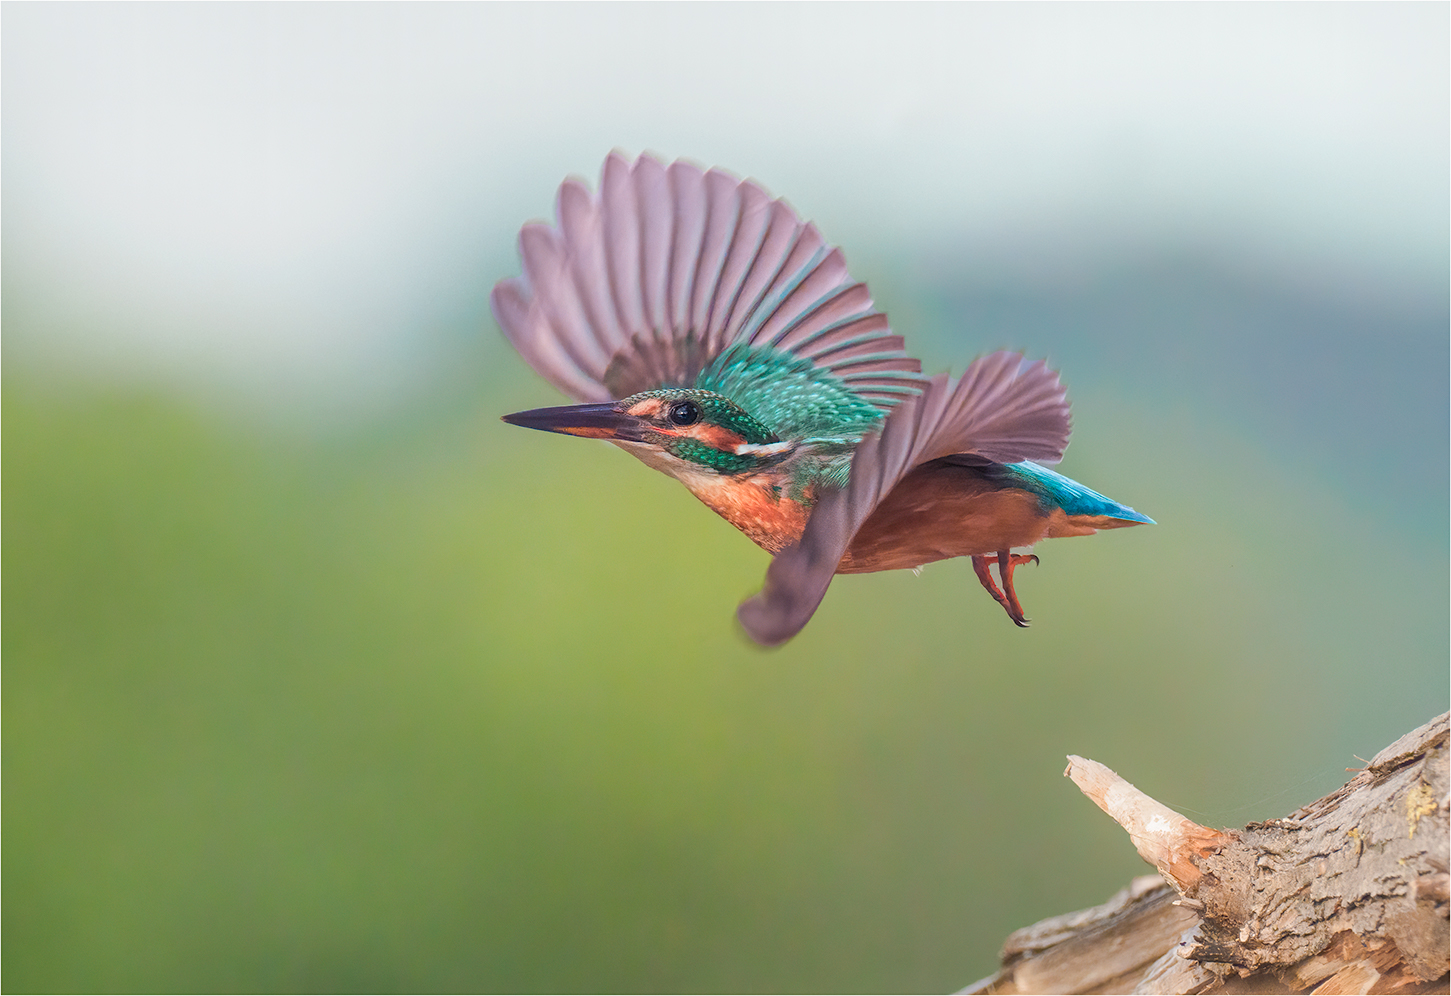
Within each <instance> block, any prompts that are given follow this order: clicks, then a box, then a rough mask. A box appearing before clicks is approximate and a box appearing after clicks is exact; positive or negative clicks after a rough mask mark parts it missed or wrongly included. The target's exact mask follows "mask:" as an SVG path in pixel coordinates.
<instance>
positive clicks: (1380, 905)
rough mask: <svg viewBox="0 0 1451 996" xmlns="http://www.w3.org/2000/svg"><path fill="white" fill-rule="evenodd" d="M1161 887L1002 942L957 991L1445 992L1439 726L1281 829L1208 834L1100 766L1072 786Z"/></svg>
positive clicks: (1446, 828) (1447, 953)
mask: <svg viewBox="0 0 1451 996" xmlns="http://www.w3.org/2000/svg"><path fill="white" fill-rule="evenodd" d="M1066 774H1068V776H1069V777H1070V778H1072V779H1073V780H1074V782H1075V784H1077V785H1078V786H1079V787H1080V788H1081V789H1082V790H1083V792H1084V793H1085V794H1086V795H1088V796H1089V798H1091V799H1093V801H1094V802H1095V803H1097V804H1098V805H1099V806H1100V807H1101V808H1102V809H1103V810H1104V811H1105V812H1107V813H1108V814H1109V815H1110V816H1112V817H1113V818H1114V819H1115V820H1116V821H1117V822H1118V823H1119V824H1120V825H1121V826H1123V827H1124V829H1125V830H1126V831H1128V833H1129V835H1130V839H1131V840H1132V841H1133V843H1134V846H1135V847H1136V848H1137V849H1138V851H1139V853H1140V855H1142V856H1143V857H1144V859H1145V860H1146V861H1148V862H1150V863H1151V864H1153V865H1154V866H1155V867H1157V868H1158V869H1159V871H1160V873H1161V875H1162V876H1163V878H1162V879H1160V878H1159V877H1158V876H1153V877H1150V878H1148V879H1136V880H1135V883H1134V885H1132V886H1130V887H1129V888H1128V889H1125V890H1123V891H1122V892H1120V893H1119V894H1118V895H1116V896H1115V897H1114V898H1113V899H1111V900H1110V901H1109V902H1107V903H1105V904H1103V905H1102V906H1097V907H1094V908H1093V909H1090V910H1083V911H1081V912H1079V913H1071V914H1065V915H1063V916H1058V917H1053V918H1051V919H1048V920H1044V921H1042V922H1041V923H1038V924H1035V925H1034V926H1032V927H1028V928H1025V929H1024V930H1020V931H1018V932H1016V933H1014V934H1013V935H1011V936H1010V937H1009V938H1008V941H1007V943H1006V944H1005V945H1004V948H1003V952H1002V961H1003V967H1002V969H1001V970H1000V971H999V972H997V973H996V974H995V975H993V976H992V977H990V978H988V979H983V980H982V981H980V982H978V983H975V984H974V985H972V986H969V987H968V988H967V989H965V990H963V992H967V993H1032V992H1040V993H1041V992H1058V993H1099V992H1103V993H1107V992H1144V993H1211V992H1212V993H1310V992H1313V993H1385V992H1395V993H1427V992H1442V993H1444V992H1447V991H1448V989H1447V969H1448V964H1451V945H1448V937H1451V929H1448V920H1447V912H1448V902H1447V882H1448V875H1447V864H1448V849H1451V846H1448V835H1451V821H1448V815H1451V814H1448V807H1451V799H1448V781H1451V778H1448V746H1447V716H1445V715H1443V716H1441V717H1439V718H1438V719H1435V720H1432V721H1431V722H1430V723H1427V724H1426V725H1425V726H1423V727H1420V728H1419V729H1417V730H1414V731H1412V732H1411V733H1408V734H1406V735H1405V736H1404V737H1402V738H1401V739H1399V740H1397V741H1396V742H1395V743H1394V744H1392V745H1391V746H1389V747H1387V748H1386V749H1385V750H1383V751H1381V752H1380V753H1379V754H1377V755H1376V756H1375V758H1374V759H1373V760H1372V761H1371V762H1370V763H1369V764H1368V765H1367V766H1366V767H1365V769H1364V770H1363V771H1361V772H1360V773H1359V774H1357V775H1356V776H1355V777H1354V778H1352V779H1351V780H1350V781H1349V782H1347V783H1346V784H1345V785H1344V786H1342V787H1341V788H1340V789H1338V790H1337V791H1335V792H1332V793H1331V794H1330V795H1328V796H1326V797H1325V798H1323V799H1320V800H1319V801H1317V802H1314V803H1312V804H1310V805H1309V806H1305V807H1304V808H1302V809H1299V810H1296V811H1295V812H1293V813H1291V814H1290V815H1289V816H1287V817H1286V818H1284V819H1281V820H1271V821H1269V822H1267V823H1251V824H1250V825H1248V826H1246V827H1244V828H1243V829H1240V830H1213V829H1210V828H1208V827H1202V826H1200V825H1199V824H1197V823H1195V822H1194V821H1193V820H1190V819H1188V818H1187V817H1184V816H1183V815H1181V814H1179V813H1176V812H1174V811H1173V810H1172V809H1169V808H1168V807H1166V806H1164V805H1162V804H1161V803H1159V802H1157V801H1155V800H1154V799H1151V798H1150V797H1149V796H1147V795H1145V794H1144V793H1143V792H1140V791H1139V790H1138V789H1136V788H1134V786H1132V785H1130V784H1129V783H1128V782H1126V781H1124V780H1123V779H1122V778H1120V777H1119V776H1118V775H1116V774H1115V773H1114V772H1112V771H1110V770H1109V769H1108V768H1106V767H1104V766H1103V765H1101V764H1098V763H1096V762H1093V761H1087V760H1084V759H1082V758H1077V757H1073V758H1069V767H1068V771H1067V772H1066Z"/></svg>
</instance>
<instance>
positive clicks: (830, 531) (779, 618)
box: [736, 352, 1070, 646]
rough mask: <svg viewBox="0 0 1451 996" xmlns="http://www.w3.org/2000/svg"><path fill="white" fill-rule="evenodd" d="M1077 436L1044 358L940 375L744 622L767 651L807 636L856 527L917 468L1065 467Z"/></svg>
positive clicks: (886, 429)
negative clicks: (986, 464) (975, 464)
mask: <svg viewBox="0 0 1451 996" xmlns="http://www.w3.org/2000/svg"><path fill="white" fill-rule="evenodd" d="M1069 429H1070V422H1069V412H1068V400H1067V396H1066V392H1065V391H1064V389H1063V385H1062V384H1061V383H1059V380H1058V375H1057V374H1056V373H1054V372H1053V371H1052V370H1049V369H1048V366H1047V364H1046V363H1044V362H1042V361H1038V362H1036V363H1028V362H1027V361H1026V360H1025V359H1024V358H1023V357H1022V356H1020V355H1019V354H1017V353H1007V352H1002V353H993V354H992V355H991V356H985V357H983V358H982V359H979V360H976V361H974V362H973V363H972V365H971V366H969V367H968V368H967V372H966V373H964V374H963V375H962V379H961V380H959V381H958V382H957V383H956V384H953V383H952V382H951V381H949V380H948V378H947V376H946V375H945V374H942V375H938V376H937V377H934V378H932V379H931V380H930V381H929V382H928V384H927V387H926V389H925V390H924V391H923V392H922V393H921V394H920V395H918V396H917V397H914V398H911V399H909V400H907V401H904V402H903V403H902V404H900V405H898V406H897V407H896V409H895V410H893V411H892V413H891V414H890V415H888V416H887V421H886V424H885V425H883V426H882V429H881V431H880V432H875V433H872V434H871V435H869V436H867V437H866V438H865V439H863V440H862V442H861V444H860V445H859V446H858V447H857V448H856V450H855V452H854V453H853V454H852V461H851V478H850V480H849V482H848V483H847V485H846V487H845V488H841V489H839V490H834V491H830V492H828V493H826V494H825V495H823V496H822V497H821V499H820V500H819V501H818V502H817V503H816V507H815V508H814V509H812V512H811V518H810V520H809V521H808V522H807V523H806V530H805V532H804V533H802V535H801V539H800V541H799V542H798V543H797V544H796V545H795V546H793V547H790V548H789V549H786V550H783V551H781V553H780V554H778V555H777V556H776V558H775V559H774V560H773V561H772V562H771V566H770V568H769V569H768V570H767V571H766V583H765V585H764V586H763V587H762V589H761V591H760V592H758V593H757V594H756V595H754V596H753V597H751V598H750V599H747V600H746V601H745V602H743V603H742V604H741V606H740V608H739V609H738V610H737V613H736V614H737V616H738V617H739V619H740V621H741V624H742V625H743V626H744V627H745V629H746V632H747V633H749V634H750V635H751V638H752V639H754V640H755V641H756V642H758V643H763V644H766V645H768V646H770V645H775V644H778V643H784V642H785V641H786V640H789V639H790V638H791V637H793V636H795V635H796V634H797V633H798V632H800V630H801V627H803V626H805V625H806V623H807V622H808V621H809V620H810V619H811V616H812V614H813V613H815V612H816V607H817V606H818V605H820V604H821V599H822V597H823V596H825V594H826V589H827V586H828V585H830V584H831V578H832V576H833V575H834V574H835V573H836V568H837V565H838V564H839V563H840V562H841V558H842V556H843V555H844V554H845V553H846V551H847V548H848V547H849V546H851V542H852V538H853V537H854V536H856V533H857V530H858V529H860V528H861V525H862V523H864V522H865V521H866V520H867V518H868V517H869V516H870V515H871V514H872V511H873V510H874V509H876V507H877V506H878V505H880V504H881V503H882V501H883V500H884V499H885V498H886V497H887V495H888V494H889V493H890V492H891V490H892V488H894V487H896V485H897V482H898V481H900V480H901V479H902V478H903V477H905V476H907V474H908V473H909V472H910V471H911V470H912V469H913V468H915V467H918V466H920V465H921V464H924V463H927V462H928V461H930V460H936V459H938V458H940V457H945V456H951V455H953V454H958V453H970V454H973V455H975V456H978V457H981V458H983V459H984V460H990V461H992V462H993V463H1018V462H1020V461H1023V460H1036V461H1039V462H1041V463H1057V462H1058V460H1060V459H1061V458H1062V456H1063V450H1064V448H1065V447H1067V445H1068V433H1069Z"/></svg>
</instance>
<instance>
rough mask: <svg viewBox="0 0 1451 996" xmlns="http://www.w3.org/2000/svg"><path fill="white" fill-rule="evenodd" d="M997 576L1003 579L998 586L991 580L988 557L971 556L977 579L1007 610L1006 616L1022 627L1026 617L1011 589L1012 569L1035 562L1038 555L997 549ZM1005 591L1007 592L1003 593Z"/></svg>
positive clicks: (1025, 623)
mask: <svg viewBox="0 0 1451 996" xmlns="http://www.w3.org/2000/svg"><path fill="white" fill-rule="evenodd" d="M997 561H998V576H999V577H1001V578H1002V579H1003V586H1002V588H999V587H998V586H997V582H995V581H994V580H993V576H992V572H991V571H990V570H988V558H987V557H986V556H983V555H978V556H974V557H973V558H972V569H973V570H974V571H976V572H977V579H978V580H979V581H981V582H982V586H983V587H984V588H986V589H987V593H988V594H989V595H991V596H992V597H993V598H994V599H996V600H997V603H998V604H999V605H1001V606H1002V607H1003V610H1004V611H1005V612H1007V614H1008V618H1009V619H1011V620H1012V621H1013V622H1014V623H1016V624H1017V625H1019V626H1022V627H1024V628H1026V627H1027V625H1028V617H1027V616H1025V615H1023V606H1022V605H1021V604H1020V603H1019V602H1018V593H1017V592H1016V591H1014V590H1013V569H1014V568H1016V567H1020V566H1021V565H1023V564H1026V563H1028V562H1030V561H1031V562H1032V563H1034V564H1036V563H1037V562H1038V557H1037V556H1036V555H1035V554H1031V553H1013V552H1012V551H1010V550H999V551H998V553H997ZM1004 591H1006V592H1007V594H1006V595H1005V594H1003V592H1004Z"/></svg>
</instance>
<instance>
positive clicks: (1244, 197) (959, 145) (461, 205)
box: [3, 3, 1451, 407]
mask: <svg viewBox="0 0 1451 996" xmlns="http://www.w3.org/2000/svg"><path fill="white" fill-rule="evenodd" d="M3 18H4V33H3V179H4V218H3V225H4V229H3V236H4V249H5V257H4V264H5V265H4V280H5V283H4V291H5V299H6V304H7V305H8V307H7V308H6V312H5V319H6V328H5V332H6V340H7V341H6V347H7V349H6V352H7V359H11V360H12V362H15V361H17V360H18V361H19V362H20V363H21V364H22V365H24V364H28V363H37V362H43V363H46V364H49V365H51V366H60V367H62V368H69V369H81V370H85V371H88V372H91V373H106V374H116V375H121V376H140V377H162V378H170V379H174V380H176V381H179V382H183V383H186V384H190V385H193V386H194V387H197V386H200V387H201V388H202V389H204V390H214V389H222V390H224V391H225V392H231V393H232V394H234V395H241V396H249V395H250V396H255V397H257V398H267V399H277V398H282V399H287V398H294V399H295V398H297V397H302V396H309V397H313V398H318V397H321V398H324V399H329V398H330V399H333V400H334V401H341V402H342V403H343V405H344V407H346V406H347V405H349V404H352V403H354V402H356V401H357V400H358V399H360V398H369V399H375V400H376V399H377V398H380V397H391V396H394V395H397V394H399V393H406V390H407V388H408V387H409V385H410V384H417V383H420V382H422V381H423V380H426V377H427V368H428V364H429V363H430V362H432V359H431V358H430V356H429V353H428V347H427V346H426V343H427V342H428V341H429V336H430V335H431V334H432V330H435V329H437V328H439V327H441V326H448V325H450V324H457V323H458V322H459V321H474V322H476V323H477V324H478V326H479V327H480V329H481V333H482V334H485V335H491V336H492V335H494V332H493V329H492V323H491V321H490V320H489V319H488V318H487V311H486V304H485V299H486V295H487V293H488V290H489V288H490V286H491V285H492V284H493V282H494V281H495V280H496V279H498V278H500V277H502V276H507V275H512V274H513V273H516V272H517V262H516V260H515V258H514V236H515V232H516V231H517V228H518V226H519V224H520V223H521V222H523V221H525V220H527V219H529V218H531V217H539V216H544V215H547V214H548V213H549V212H550V211H552V207H553V191H554V189H555V187H556V186H557V184H558V183H559V181H560V179H562V178H563V177H564V176H565V175H566V174H569V173H578V174H583V175H585V176H586V177H588V178H589V179H590V180H591V181H592V182H593V180H594V179H595V178H596V176H597V171H598V168H599V163H600V162H601V160H602V159H603V157H604V155H605V153H606V152H608V151H609V150H610V149H611V148H615V147H619V148H622V149H624V150H626V151H627V152H631V153H633V152H637V151H640V150H642V149H651V150H655V151H657V152H659V153H661V154H663V155H664V156H666V157H675V156H687V157H689V158H692V159H694V160H696V161H698V162H700V163H703V164H706V165H720V166H724V167H726V168H729V169H731V170H733V171H736V172H738V173H741V174H745V175H752V176H755V177H757V178H759V179H760V180H761V181H762V182H764V183H765V184H766V185H767V186H768V187H769V188H770V189H771V190H772V191H773V192H774V193H777V194H781V195H784V196H786V197H787V198H788V199H790V200H791V201H792V202H793V203H794V204H795V205H797V206H798V207H799V208H800V209H801V210H802V211H803V213H805V214H806V215H807V216H809V217H813V218H815V219H816V220H817V221H818V222H819V223H820V225H821V227H822V229H823V232H824V234H825V235H826V237H827V238H828V239H829V240H831V241H833V242H837V243H840V244H842V245H844V246H845V247H846V250H847V258H848V260H851V259H852V258H853V255H854V253H856V254H858V255H860V254H862V253H868V254H872V255H876V256H890V255H892V254H894V253H898V254H901V255H902V256H903V258H907V259H910V258H912V254H913V253H914V252H920V251H923V250H922V247H924V246H926V247H930V246H932V245H935V244H952V245H963V244H969V245H972V244H976V245H980V246H991V245H993V244H994V243H995V241H996V240H999V239H1003V238H1006V237H1007V236H1009V235H1010V234H1011V233H1015V232H1019V231H1022V230H1031V231H1034V232H1037V233H1039V236H1038V237H1040V238H1041V239H1043V240H1044V241H1046V242H1050V243H1051V242H1053V241H1054V239H1055V233H1061V242H1062V244H1063V245H1065V246H1067V247H1069V248H1068V249H1066V250H1065V251H1066V252H1072V253H1082V254H1087V255H1089V256H1095V255H1101V254H1103V253H1104V252H1106V251H1109V249H1107V248H1106V247H1112V246H1114V245H1119V244H1122V243H1123V242H1124V241H1125V240H1127V241H1131V242H1134V243H1136V244H1145V243H1147V244H1160V243H1162V244H1165V245H1176V244H1185V245H1206V244H1207V245H1214V246H1219V247H1221V248H1222V250H1223V251H1224V252H1226V253H1227V254H1230V255H1239V256H1248V257H1253V258H1255V259H1257V260H1263V261H1264V265H1265V266H1268V267H1274V266H1279V265H1283V266H1284V267H1286V268H1287V270H1293V269H1295V268H1296V266H1297V265H1300V264H1301V263H1303V262H1304V261H1305V260H1314V261H1317V264H1318V263H1328V264H1330V265H1333V266H1334V267H1338V268H1340V269H1343V270H1344V271H1346V272H1353V273H1357V274H1362V275H1365V274H1369V275H1370V276H1369V277H1368V278H1367V279H1371V280H1379V281H1384V282H1385V283H1386V285H1387V286H1388V287H1392V288H1402V289H1405V290H1406V291H1407V292H1408V293H1432V294H1440V293H1442V290H1441V289H1442V288H1444V285H1445V281H1446V269H1447V262H1448V254H1447V225H1448V223H1447V215H1448V194H1447V183H1448V177H1447V173H1448V148H1447V146H1448V120H1451V102H1448V95H1447V94H1448V85H1447V80H1448V58H1447V51H1448V42H1447V38H1448V28H1451V17H1448V7H1447V5H1446V4H1444V3H1409V4H1395V3H1375V4H1356V3H1335V4H1319V3H1292V4H1258V3H1257V4H1190V3H1180V4H1162V5H1150V4H1092V3H1072V4H1055V3H1024V4H1011V3H1002V4H997V3H972V4H931V5H921V6H919V5H909V4H891V5H881V6H878V5H855V4H854V5H845V6H841V5H836V4H827V3H822V4H804V5H794V4H724V5H717V4H703V3H702V4H680V5H675V4H639V5H625V6H621V5H613V4H587V5H573V4H525V5H511V4H481V5H473V4H463V3H457V4H453V3H450V4H421V3H419V4H359V5H354V4H344V3H336V4H333V3H329V4H277V3H269V4H245V3H243V4H156V5H150V4H146V5H138V4H103V5H91V4H82V3H76V4H40V3H26V4H17V3H9V4H6V5H4V8H3ZM1085 232H1089V233H1091V234H1090V235H1089V236H1087V237H1085V235H1084V233H1085ZM883 303H884V304H885V305H886V306H887V307H888V308H889V310H890V308H891V302H890V301H887V302H883ZM433 359H436V358H433ZM363 407H367V405H364V406H363Z"/></svg>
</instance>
